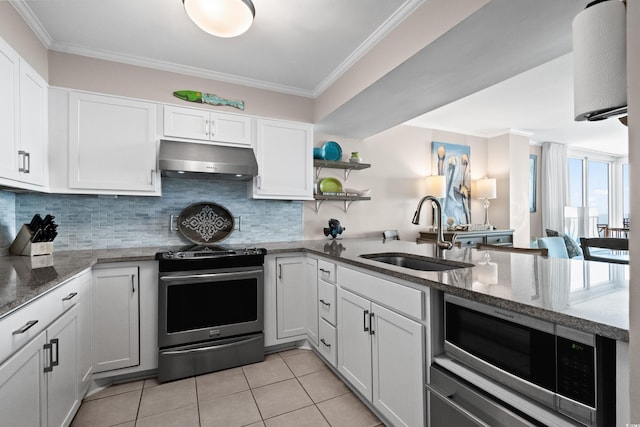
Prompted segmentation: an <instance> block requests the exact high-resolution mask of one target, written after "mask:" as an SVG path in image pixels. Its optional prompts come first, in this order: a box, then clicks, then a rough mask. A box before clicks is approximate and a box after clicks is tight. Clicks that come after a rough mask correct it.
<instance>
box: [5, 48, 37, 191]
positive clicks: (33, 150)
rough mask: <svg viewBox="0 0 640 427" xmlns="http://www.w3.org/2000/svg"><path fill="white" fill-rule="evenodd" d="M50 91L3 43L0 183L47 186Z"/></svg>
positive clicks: (18, 186) (19, 185)
mask: <svg viewBox="0 0 640 427" xmlns="http://www.w3.org/2000/svg"><path fill="white" fill-rule="evenodd" d="M47 90H48V85H47V82H46V81H45V80H44V79H43V78H42V77H40V75H38V73H36V72H35V71H34V70H33V69H32V68H31V67H30V66H29V65H28V64H27V63H26V62H25V61H24V60H22V59H21V58H20V56H19V55H18V54H17V53H16V52H15V51H14V50H13V49H12V48H11V47H10V46H9V45H8V44H7V43H6V42H4V41H3V40H2V39H0V91H1V92H0V93H2V96H1V97H0V180H12V181H16V183H12V182H6V181H5V183H6V184H7V185H10V186H15V187H17V188H38V187H44V186H46V185H47V135H48V130H47ZM22 183H25V184H27V185H25V184H22Z"/></svg>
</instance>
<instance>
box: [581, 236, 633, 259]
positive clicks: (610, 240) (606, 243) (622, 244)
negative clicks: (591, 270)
mask: <svg viewBox="0 0 640 427" xmlns="http://www.w3.org/2000/svg"><path fill="white" fill-rule="evenodd" d="M580 246H582V255H583V256H584V259H585V260H591V261H605V262H611V263H614V264H629V261H628V260H620V259H612V258H607V257H600V256H598V254H597V253H595V254H594V253H593V252H592V251H591V249H592V248H599V249H609V250H612V251H628V250H629V239H619V238H615V237H605V238H601V237H594V238H586V237H581V238H580Z"/></svg>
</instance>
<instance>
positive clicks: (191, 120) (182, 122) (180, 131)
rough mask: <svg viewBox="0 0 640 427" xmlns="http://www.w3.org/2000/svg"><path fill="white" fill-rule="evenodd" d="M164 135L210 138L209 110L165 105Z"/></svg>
mask: <svg viewBox="0 0 640 427" xmlns="http://www.w3.org/2000/svg"><path fill="white" fill-rule="evenodd" d="M163 127H164V135H165V136H175V137H177V138H188V139H199V140H203V141H208V140H209V112H208V111H204V110H198V109H194V108H180V107H170V106H165V107H164V126H163Z"/></svg>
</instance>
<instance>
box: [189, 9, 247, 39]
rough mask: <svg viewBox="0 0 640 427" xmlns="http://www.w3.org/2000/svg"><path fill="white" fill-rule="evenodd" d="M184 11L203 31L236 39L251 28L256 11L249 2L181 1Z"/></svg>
mask: <svg viewBox="0 0 640 427" xmlns="http://www.w3.org/2000/svg"><path fill="white" fill-rule="evenodd" d="M182 3H183V4H184V10H185V11H186V12H187V15H188V16H189V18H191V20H192V21H193V22H195V24H196V25H197V26H198V27H200V28H201V29H202V30H203V31H205V32H207V33H209V34H212V35H214V36H218V37H236V36H239V35H240V34H242V33H244V32H245V31H247V30H248V29H249V27H251V24H252V23H253V18H254V17H255V16H256V9H255V8H254V7H253V3H252V2H251V0H182Z"/></svg>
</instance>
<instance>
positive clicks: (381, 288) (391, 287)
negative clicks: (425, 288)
mask: <svg viewBox="0 0 640 427" xmlns="http://www.w3.org/2000/svg"><path fill="white" fill-rule="evenodd" d="M338 274H340V283H338V286H339V287H340V288H343V289H347V290H350V291H352V292H355V293H357V294H360V295H362V296H365V297H366V298H367V299H369V300H370V301H374V302H378V303H380V304H381V305H384V306H386V307H388V308H390V309H392V310H395V311H397V312H398V313H400V314H405V315H407V316H411V317H414V318H416V319H423V318H424V304H423V301H424V296H423V295H422V291H419V290H417V289H413V288H410V287H408V286H403V285H400V284H398V283H394V282H391V281H389V280H385V279H382V278H380V277H376V276H372V275H369V274H365V273H361V272H359V271H355V270H351V269H350V268H344V267H342V266H339V267H338Z"/></svg>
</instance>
